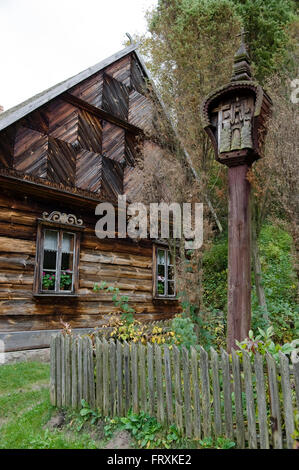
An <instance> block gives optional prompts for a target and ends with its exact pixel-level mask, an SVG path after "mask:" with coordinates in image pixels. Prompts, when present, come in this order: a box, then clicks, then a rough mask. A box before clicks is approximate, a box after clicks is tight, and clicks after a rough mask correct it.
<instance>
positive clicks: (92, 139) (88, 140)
mask: <svg viewBox="0 0 299 470" xmlns="http://www.w3.org/2000/svg"><path fill="white" fill-rule="evenodd" d="M77 141H78V144H79V146H80V147H81V148H82V149H86V150H90V151H92V152H95V153H101V152H102V125H101V121H100V119H98V118H97V117H95V116H93V115H92V114H90V113H87V112H85V111H80V113H79V122H78V136H77Z"/></svg>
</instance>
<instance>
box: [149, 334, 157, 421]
mask: <svg viewBox="0 0 299 470" xmlns="http://www.w3.org/2000/svg"><path fill="white" fill-rule="evenodd" d="M147 373H148V413H149V414H150V416H155V377H154V357H153V346H152V345H151V344H149V343H148V344H147Z"/></svg>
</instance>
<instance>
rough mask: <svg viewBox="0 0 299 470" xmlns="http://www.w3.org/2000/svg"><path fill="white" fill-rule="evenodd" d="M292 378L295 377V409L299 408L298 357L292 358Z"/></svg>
mask: <svg viewBox="0 0 299 470" xmlns="http://www.w3.org/2000/svg"><path fill="white" fill-rule="evenodd" d="M292 364H293V370H294V372H293V373H294V378H295V389H296V401H297V409H298V410H299V359H296V358H295V357H294V358H292Z"/></svg>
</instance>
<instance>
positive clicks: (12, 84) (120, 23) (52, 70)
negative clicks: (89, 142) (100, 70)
mask: <svg viewBox="0 0 299 470" xmlns="http://www.w3.org/2000/svg"><path fill="white" fill-rule="evenodd" d="M156 3H157V0H0V44H1V48H0V59H1V62H0V63H1V73H0V105H2V106H3V107H4V110H5V111H6V110H7V109H9V108H11V107H13V106H15V105H16V104H18V103H21V102H22V101H24V100H26V99H27V98H30V97H31V96H33V95H35V94H37V93H39V92H41V91H43V90H45V89H47V88H49V87H50V86H52V85H55V84H56V83H59V82H61V81H62V80H65V79H67V78H69V77H71V76H73V75H75V74H77V73H79V72H81V71H82V70H84V69H86V68H88V67H90V66H92V65H94V64H96V63H97V62H100V61H101V60H103V59H105V58H106V57H109V56H110V55H112V54H114V53H115V52H117V51H119V50H121V49H123V47H124V45H123V43H124V41H125V40H127V37H126V35H125V33H126V32H128V33H130V34H132V35H133V34H136V33H138V34H140V33H144V32H145V31H146V20H145V11H146V10H147V9H148V8H150V7H152V6H154V5H155V4H156Z"/></svg>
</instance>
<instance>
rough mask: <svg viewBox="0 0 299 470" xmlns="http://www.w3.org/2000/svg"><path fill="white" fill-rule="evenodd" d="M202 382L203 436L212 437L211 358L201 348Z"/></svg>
mask: <svg viewBox="0 0 299 470" xmlns="http://www.w3.org/2000/svg"><path fill="white" fill-rule="evenodd" d="M200 380H201V393H202V426H203V434H204V437H211V408H210V379H209V358H208V353H207V352H206V351H205V350H204V349H203V348H202V347H200Z"/></svg>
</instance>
